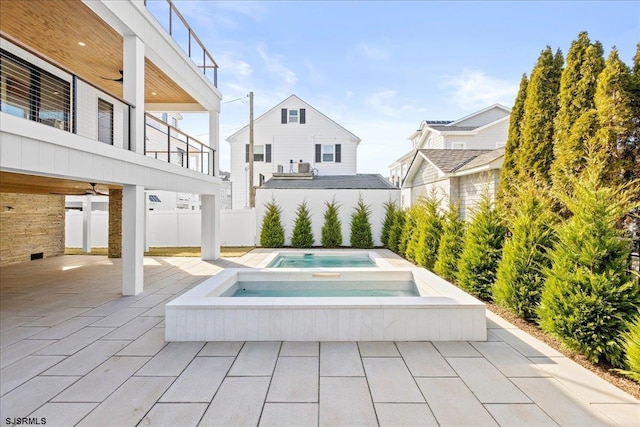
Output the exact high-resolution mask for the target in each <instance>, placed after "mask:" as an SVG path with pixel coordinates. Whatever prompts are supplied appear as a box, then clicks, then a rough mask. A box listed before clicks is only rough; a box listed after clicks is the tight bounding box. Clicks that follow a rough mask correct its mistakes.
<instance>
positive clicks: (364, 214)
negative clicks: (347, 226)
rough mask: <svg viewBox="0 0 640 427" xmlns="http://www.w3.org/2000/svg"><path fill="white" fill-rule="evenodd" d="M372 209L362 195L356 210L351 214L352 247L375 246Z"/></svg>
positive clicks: (364, 247)
mask: <svg viewBox="0 0 640 427" xmlns="http://www.w3.org/2000/svg"><path fill="white" fill-rule="evenodd" d="M370 213H371V210H370V208H369V206H367V205H365V204H364V202H363V201H362V197H360V199H359V200H358V205H357V206H356V208H355V212H354V213H353V214H352V215H351V247H353V248H359V249H369V248H373V235H372V233H371V223H370V222H369V215H370Z"/></svg>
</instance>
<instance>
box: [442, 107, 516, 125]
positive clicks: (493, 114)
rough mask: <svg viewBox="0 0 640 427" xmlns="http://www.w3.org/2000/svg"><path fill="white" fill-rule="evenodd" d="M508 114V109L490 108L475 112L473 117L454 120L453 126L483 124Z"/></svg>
mask: <svg viewBox="0 0 640 427" xmlns="http://www.w3.org/2000/svg"><path fill="white" fill-rule="evenodd" d="M508 115H509V111H505V110H503V109H502V108H497V107H496V108H491V109H490V110H487V111H485V112H483V113H480V114H476V115H474V116H473V117H469V118H468V119H465V120H461V121H459V122H456V124H455V126H484V125H486V124H489V123H491V122H494V121H496V120H500V119H501V118H503V117H506V116H508Z"/></svg>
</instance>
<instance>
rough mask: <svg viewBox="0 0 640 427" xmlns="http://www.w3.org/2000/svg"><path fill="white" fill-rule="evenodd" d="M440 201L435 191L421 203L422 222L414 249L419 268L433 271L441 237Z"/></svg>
mask: <svg viewBox="0 0 640 427" xmlns="http://www.w3.org/2000/svg"><path fill="white" fill-rule="evenodd" d="M440 201H441V200H440V199H439V198H438V197H437V194H436V192H435V191H432V192H431V194H430V195H429V197H427V198H426V199H424V201H423V203H422V211H423V214H422V221H421V225H420V232H419V233H418V236H419V237H418V244H417V246H416V249H415V261H416V263H417V264H418V265H420V266H421V267H424V268H426V269H428V270H433V265H434V264H435V263H436V258H437V257H438V245H439V244H440V236H441V235H442V216H441V215H440V212H439V210H440Z"/></svg>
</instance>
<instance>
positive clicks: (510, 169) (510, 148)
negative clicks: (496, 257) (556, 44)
mask: <svg viewBox="0 0 640 427" xmlns="http://www.w3.org/2000/svg"><path fill="white" fill-rule="evenodd" d="M528 85H529V79H528V78H527V75H526V74H523V75H522V79H521V80H520V89H518V95H517V96H516V100H515V103H514V104H513V108H512V109H511V116H510V117H509V133H508V135H507V143H506V145H505V147H504V162H503V164H502V170H501V171H500V184H499V186H498V199H497V200H498V203H499V206H500V208H501V209H504V210H505V211H510V206H511V203H512V200H513V198H514V188H516V187H517V185H518V182H519V179H520V175H521V172H520V171H519V167H520V164H519V163H518V159H519V155H520V153H519V149H520V144H521V140H522V119H523V117H524V102H525V100H526V98H527V86H528Z"/></svg>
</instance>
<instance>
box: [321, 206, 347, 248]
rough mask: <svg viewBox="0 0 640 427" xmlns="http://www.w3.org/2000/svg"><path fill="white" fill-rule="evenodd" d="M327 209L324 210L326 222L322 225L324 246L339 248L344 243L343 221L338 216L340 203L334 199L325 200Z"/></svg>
mask: <svg viewBox="0 0 640 427" xmlns="http://www.w3.org/2000/svg"><path fill="white" fill-rule="evenodd" d="M325 205H326V206H327V210H325V211H324V224H323V225H322V238H321V240H322V246H323V247H325V248H337V247H338V246H340V245H342V223H341V222H340V217H339V216H338V209H339V208H340V205H339V204H338V203H337V202H336V201H335V199H334V200H332V201H331V202H325Z"/></svg>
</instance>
